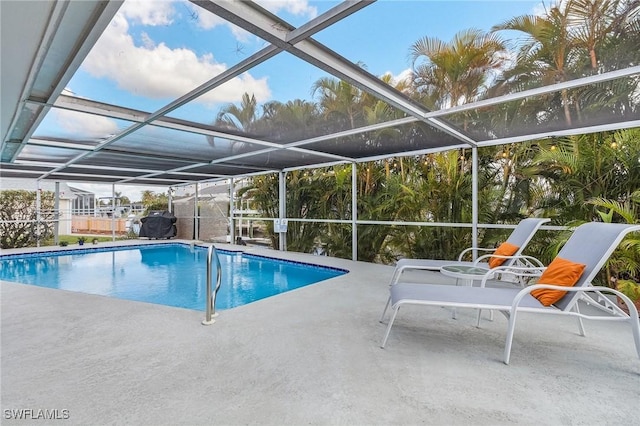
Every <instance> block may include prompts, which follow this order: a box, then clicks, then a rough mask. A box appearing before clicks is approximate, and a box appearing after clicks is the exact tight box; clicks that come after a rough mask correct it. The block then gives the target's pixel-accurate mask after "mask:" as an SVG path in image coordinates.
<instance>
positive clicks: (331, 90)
mask: <svg viewBox="0 0 640 426" xmlns="http://www.w3.org/2000/svg"><path fill="white" fill-rule="evenodd" d="M311 92H312V93H313V94H314V96H319V100H318V105H319V108H320V110H321V111H322V114H323V115H324V117H325V119H326V121H327V122H328V123H329V124H330V125H332V126H333V127H334V128H335V130H345V129H353V128H355V127H356V126H357V125H360V124H361V118H362V107H361V105H360V101H361V99H362V95H363V94H362V91H361V90H360V89H358V88H357V87H355V86H352V85H350V84H349V83H347V82H344V81H342V80H336V79H334V78H329V77H322V78H320V79H318V80H317V81H316V82H315V83H314V84H313V87H312V89H311Z"/></svg>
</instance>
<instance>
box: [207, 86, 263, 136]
mask: <svg viewBox="0 0 640 426" xmlns="http://www.w3.org/2000/svg"><path fill="white" fill-rule="evenodd" d="M257 112H258V102H257V101H256V97H255V95H249V94H248V93H244V94H243V95H242V101H241V102H240V106H237V105H234V104H229V105H227V106H226V107H224V108H222V109H221V110H220V112H219V113H218V116H217V118H216V124H218V125H220V124H221V125H225V126H226V127H228V128H230V129H237V130H243V131H245V132H248V131H251V130H252V128H253V126H254V125H255V123H256V121H257V120H258V114H257Z"/></svg>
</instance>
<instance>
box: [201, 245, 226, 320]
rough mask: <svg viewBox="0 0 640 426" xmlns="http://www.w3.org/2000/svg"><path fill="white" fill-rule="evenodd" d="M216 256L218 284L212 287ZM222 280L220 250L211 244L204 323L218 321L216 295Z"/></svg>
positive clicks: (208, 255)
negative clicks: (213, 266) (213, 265)
mask: <svg viewBox="0 0 640 426" xmlns="http://www.w3.org/2000/svg"><path fill="white" fill-rule="evenodd" d="M214 258H215V260H216V268H217V274H216V286H215V288H213V289H212V285H211V269H212V263H213V259H214ZM221 280H222V266H221V265H220V258H218V252H217V251H216V248H215V247H214V246H213V244H211V245H210V246H209V249H208V251H207V299H206V300H207V301H206V303H207V309H206V311H207V312H206V316H205V319H204V320H203V321H202V324H203V325H211V324H213V323H214V322H216V320H214V319H213V318H214V317H217V316H218V314H217V313H216V295H217V294H218V290H220V281H221Z"/></svg>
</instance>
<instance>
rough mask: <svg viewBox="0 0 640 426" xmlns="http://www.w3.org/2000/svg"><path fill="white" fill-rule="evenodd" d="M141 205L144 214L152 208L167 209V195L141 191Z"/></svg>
mask: <svg viewBox="0 0 640 426" xmlns="http://www.w3.org/2000/svg"><path fill="white" fill-rule="evenodd" d="M142 205H143V206H144V208H145V212H144V215H145V216H146V215H148V214H149V212H150V211H152V210H169V196H168V195H167V194H164V193H162V194H156V193H155V192H153V191H143V192H142Z"/></svg>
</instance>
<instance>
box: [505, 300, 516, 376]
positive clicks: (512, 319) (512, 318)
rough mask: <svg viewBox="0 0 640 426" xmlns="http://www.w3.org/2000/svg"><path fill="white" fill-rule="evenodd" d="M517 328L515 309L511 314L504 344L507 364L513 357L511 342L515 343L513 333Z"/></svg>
mask: <svg viewBox="0 0 640 426" xmlns="http://www.w3.org/2000/svg"><path fill="white" fill-rule="evenodd" d="M515 330H516V311H515V310H513V311H512V312H511V315H509V329H508V330H507V341H506V343H505V345H504V360H503V362H504V363H505V364H506V365H509V359H510V358H511V344H512V343H513V334H514V333H515Z"/></svg>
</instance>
